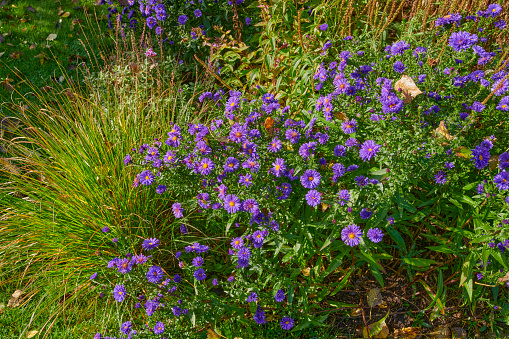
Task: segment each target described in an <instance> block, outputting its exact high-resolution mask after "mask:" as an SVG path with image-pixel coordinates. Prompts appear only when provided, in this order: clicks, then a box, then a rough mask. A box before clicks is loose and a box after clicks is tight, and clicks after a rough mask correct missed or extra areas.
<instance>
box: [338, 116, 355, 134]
mask: <svg viewBox="0 0 509 339" xmlns="http://www.w3.org/2000/svg"><path fill="white" fill-rule="evenodd" d="M356 128H357V121H356V120H355V119H352V120H346V121H343V123H341V129H342V130H343V132H344V133H345V134H352V133H355V129H356Z"/></svg>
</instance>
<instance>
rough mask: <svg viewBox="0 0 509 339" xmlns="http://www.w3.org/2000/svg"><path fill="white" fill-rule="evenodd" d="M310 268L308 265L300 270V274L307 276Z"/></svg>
mask: <svg viewBox="0 0 509 339" xmlns="http://www.w3.org/2000/svg"><path fill="white" fill-rule="evenodd" d="M310 271H311V269H310V268H309V267H306V268H305V269H303V270H302V271H301V272H302V275H303V276H305V277H309V273H310Z"/></svg>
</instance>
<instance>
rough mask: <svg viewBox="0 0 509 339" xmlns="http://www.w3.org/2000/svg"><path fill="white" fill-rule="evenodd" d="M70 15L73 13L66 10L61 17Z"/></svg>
mask: <svg viewBox="0 0 509 339" xmlns="http://www.w3.org/2000/svg"><path fill="white" fill-rule="evenodd" d="M69 15H71V13H69V12H65V13H63V14H61V15H60V17H61V18H67V17H68V16H69Z"/></svg>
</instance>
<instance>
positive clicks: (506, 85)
mask: <svg viewBox="0 0 509 339" xmlns="http://www.w3.org/2000/svg"><path fill="white" fill-rule="evenodd" d="M508 89H509V80H507V79H504V78H502V79H500V80H497V81H496V82H495V83H494V84H493V86H492V87H491V91H495V93H494V94H495V95H496V96H501V95H504V93H505V92H507V90H508Z"/></svg>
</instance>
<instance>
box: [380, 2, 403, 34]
mask: <svg viewBox="0 0 509 339" xmlns="http://www.w3.org/2000/svg"><path fill="white" fill-rule="evenodd" d="M404 4H405V1H401V3H400V4H399V7H398V9H397V10H396V11H394V8H395V7H396V1H394V3H393V4H392V8H391V14H392V15H391V14H389V15H390V17H388V19H387V21H386V22H385V25H384V26H383V27H382V29H381V30H380V31H379V32H378V34H382V32H383V31H384V30H385V29H386V28H387V26H389V24H390V23H391V22H393V21H394V19H396V16H397V15H398V12H399V11H401V9H402V8H403V5H404Z"/></svg>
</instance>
